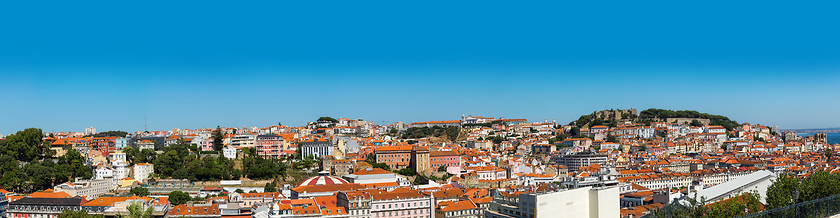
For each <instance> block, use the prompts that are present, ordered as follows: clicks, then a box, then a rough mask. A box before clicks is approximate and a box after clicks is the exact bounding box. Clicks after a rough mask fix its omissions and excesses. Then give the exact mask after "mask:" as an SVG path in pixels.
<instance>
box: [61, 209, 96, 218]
mask: <svg viewBox="0 0 840 218" xmlns="http://www.w3.org/2000/svg"><path fill="white" fill-rule="evenodd" d="M102 217H103V216H102V215H93V214H88V212H87V210H63V211H61V213H60V214H58V218H102Z"/></svg>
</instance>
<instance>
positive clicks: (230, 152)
mask: <svg viewBox="0 0 840 218" xmlns="http://www.w3.org/2000/svg"><path fill="white" fill-rule="evenodd" d="M237 151H238V150H237V149H236V148H234V147H230V146H227V147H225V148H223V149H222V155H223V156H224V157H225V158H227V159H236V152H237Z"/></svg>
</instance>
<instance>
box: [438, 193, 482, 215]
mask: <svg viewBox="0 0 840 218" xmlns="http://www.w3.org/2000/svg"><path fill="white" fill-rule="evenodd" d="M481 211H482V209H481V208H479V207H478V205H476V204H475V203H473V202H472V201H471V200H470V199H469V198H467V199H466V200H459V201H444V202H440V203H438V205H437V208H435V218H479V217H483V216H482V213H481Z"/></svg>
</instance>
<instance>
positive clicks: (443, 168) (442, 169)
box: [437, 165, 446, 172]
mask: <svg viewBox="0 0 840 218" xmlns="http://www.w3.org/2000/svg"><path fill="white" fill-rule="evenodd" d="M437 171H438V172H445V171H446V166H444V165H441V166H440V167H438V169H437Z"/></svg>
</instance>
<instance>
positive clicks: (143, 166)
mask: <svg viewBox="0 0 840 218" xmlns="http://www.w3.org/2000/svg"><path fill="white" fill-rule="evenodd" d="M154 172H155V165H154V164H151V163H138V164H135V165H134V179H135V180H137V181H145V180H146V179H147V178H149V175H151V174H152V173H154Z"/></svg>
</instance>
